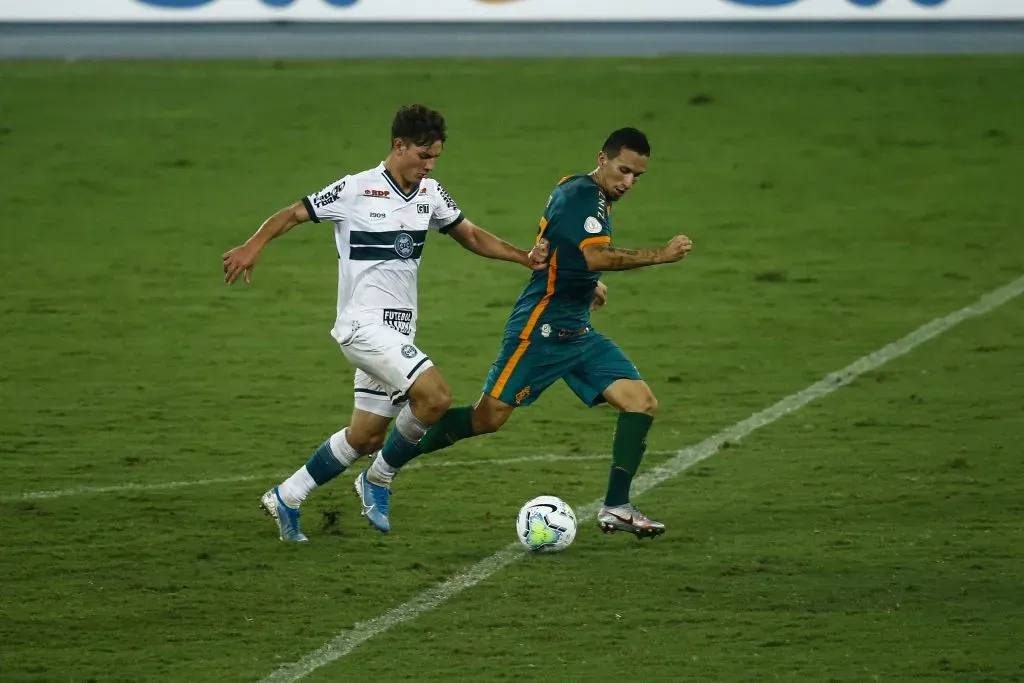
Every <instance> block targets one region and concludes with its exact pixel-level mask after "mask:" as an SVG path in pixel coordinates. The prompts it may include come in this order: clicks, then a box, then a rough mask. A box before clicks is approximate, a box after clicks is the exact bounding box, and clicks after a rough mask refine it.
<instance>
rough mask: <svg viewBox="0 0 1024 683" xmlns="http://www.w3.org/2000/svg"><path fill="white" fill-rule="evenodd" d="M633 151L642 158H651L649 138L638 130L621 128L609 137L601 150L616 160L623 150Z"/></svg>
mask: <svg viewBox="0 0 1024 683" xmlns="http://www.w3.org/2000/svg"><path fill="white" fill-rule="evenodd" d="M623 147H625V148H626V149H631V150H633V151H634V152H636V153H637V154H639V155H640V156H644V157H649V156H651V144H650V143H649V142H647V136H646V135H644V134H643V133H641V132H640V131H639V130H637V129H636V128H619V129H618V130H617V131H614V132H613V133H612V134H611V135H609V136H608V139H607V140H605V141H604V145H603V146H602V147H601V150H602V151H603V152H604V153H605V154H607V155H608V158H609V159H614V158H615V157H617V156H619V153H621V152H622V148H623Z"/></svg>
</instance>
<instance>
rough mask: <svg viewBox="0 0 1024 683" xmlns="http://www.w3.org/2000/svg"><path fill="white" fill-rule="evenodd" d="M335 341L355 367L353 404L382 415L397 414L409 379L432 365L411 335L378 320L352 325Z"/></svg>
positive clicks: (411, 379) (407, 388)
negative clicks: (337, 341) (376, 321)
mask: <svg viewBox="0 0 1024 683" xmlns="http://www.w3.org/2000/svg"><path fill="white" fill-rule="evenodd" d="M339 345H340V346H341V352H342V353H343V354H345V358H347V359H348V361H349V362H350V363H352V365H354V366H356V368H358V369H357V370H356V375H355V380H354V384H355V407H356V408H358V409H359V410H365V411H367V412H370V413H373V414H375V415H380V416H382V417H394V416H395V415H397V414H398V411H399V410H401V409H402V404H403V403H405V401H406V400H407V399H408V396H407V394H408V392H409V387H411V386H412V383H413V382H415V381H416V378H418V377H419V376H420V375H422V374H423V373H424V372H426V371H427V370H429V369H430V368H432V367H434V364H433V362H431V360H430V358H429V357H427V355H426V354H425V353H423V352H422V351H420V349H419V348H418V347H417V346H416V345H415V344H414V343H413V339H412V337H408V336H406V335H404V334H402V333H401V332H399V331H398V330H396V329H394V328H392V327H388V326H386V325H382V324H379V323H372V324H369V325H367V324H362V325H353V326H352V330H351V331H350V333H348V334H346V335H345V336H344V337H343V338H342V339H341V340H340V341H339Z"/></svg>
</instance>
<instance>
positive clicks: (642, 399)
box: [623, 389, 658, 417]
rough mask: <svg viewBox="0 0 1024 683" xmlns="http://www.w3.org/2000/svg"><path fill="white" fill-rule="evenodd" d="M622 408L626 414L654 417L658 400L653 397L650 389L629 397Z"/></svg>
mask: <svg viewBox="0 0 1024 683" xmlns="http://www.w3.org/2000/svg"><path fill="white" fill-rule="evenodd" d="M623 407H624V408H625V412H627V413H643V414H644V415H650V416H651V417H654V415H655V414H656V413H657V412H658V399H657V398H655V397H654V394H653V393H651V390H650V389H647V390H646V391H639V392H637V393H636V394H635V395H633V396H631V397H630V399H629V401H628V402H627V403H626V405H625V406H623Z"/></svg>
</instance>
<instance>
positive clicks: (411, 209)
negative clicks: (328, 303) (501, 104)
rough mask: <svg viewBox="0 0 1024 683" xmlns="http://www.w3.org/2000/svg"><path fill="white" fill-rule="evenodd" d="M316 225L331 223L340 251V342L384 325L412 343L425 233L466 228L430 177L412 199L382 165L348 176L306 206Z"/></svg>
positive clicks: (337, 336) (335, 333) (306, 201)
mask: <svg viewBox="0 0 1024 683" xmlns="http://www.w3.org/2000/svg"><path fill="white" fill-rule="evenodd" d="M302 201H303V203H304V204H305V205H306V210H307V211H308V212H309V217H310V218H311V219H312V220H313V221H314V222H317V223H319V222H321V221H331V222H333V223H334V240H335V243H336V244H337V246H338V315H337V318H336V320H335V324H334V329H333V330H332V331H331V333H332V335H333V336H334V338H335V339H336V340H338V342H339V343H341V341H342V339H343V338H345V337H346V336H348V335H349V334H350V333H351V330H352V328H353V325H354V326H355V327H356V328H358V327H359V326H360V325H364V324H366V325H368V324H373V323H383V324H385V325H387V326H389V327H393V328H394V329H396V330H398V331H399V332H401V333H402V334H405V335H408V336H410V337H412V336H414V334H415V331H416V276H417V272H418V270H419V266H420V257H421V256H422V254H423V246H424V243H425V242H426V239H427V232H429V231H430V230H437V231H439V232H441V233H447V232H448V231H449V230H452V229H453V228H455V227H456V226H457V225H458V224H459V223H461V222H462V219H463V216H462V213H461V212H460V211H459V207H458V206H457V205H456V204H455V202H454V201H453V200H452V198H451V197H450V196H449V195H448V193H447V192H445V190H444V188H443V187H441V185H440V184H439V183H438V182H437V181H436V180H434V179H433V178H427V179H425V180H423V181H422V182H420V184H419V186H417V187H416V188H415V189H414V190H413V191H412V192H411V193H410V194H406V193H404V192H403V191H402V190H401V187H400V186H399V184H398V181H397V180H395V179H394V177H392V175H391V174H390V173H388V171H387V170H386V169H385V168H384V164H383V163H381V164H380V165H379V166H377V167H376V168H373V169H370V170H368V171H363V172H362V173H356V174H355V175H349V176H345V177H344V178H341V179H340V180H338V181H336V182H334V183H331V184H330V185H328V186H327V187H325V188H324V189H322V190H320V191H319V192H316V193H314V194H311V195H309V196H307V197H304V198H303V199H302Z"/></svg>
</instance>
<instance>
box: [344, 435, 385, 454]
mask: <svg viewBox="0 0 1024 683" xmlns="http://www.w3.org/2000/svg"><path fill="white" fill-rule="evenodd" d="M346 437H347V438H348V442H349V445H351V446H352V448H353V449H355V451H356V453H358V454H359V455H370V454H371V453H376V452H377V451H379V450H380V449H381V448H382V447H383V446H384V434H377V433H372V432H357V431H353V430H352V429H349V430H348V432H347V433H346Z"/></svg>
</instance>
